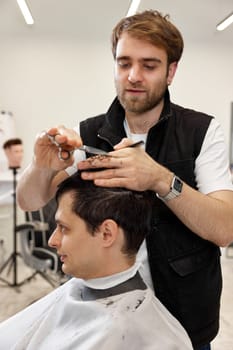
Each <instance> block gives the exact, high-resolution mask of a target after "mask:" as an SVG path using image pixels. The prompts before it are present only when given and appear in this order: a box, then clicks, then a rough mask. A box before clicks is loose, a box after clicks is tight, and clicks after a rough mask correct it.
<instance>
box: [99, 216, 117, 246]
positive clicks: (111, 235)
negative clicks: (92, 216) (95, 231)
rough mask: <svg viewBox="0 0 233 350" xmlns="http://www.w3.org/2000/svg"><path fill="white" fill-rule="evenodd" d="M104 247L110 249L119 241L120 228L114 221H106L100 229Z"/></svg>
mask: <svg viewBox="0 0 233 350" xmlns="http://www.w3.org/2000/svg"><path fill="white" fill-rule="evenodd" d="M99 232H101V238H102V243H103V247H110V246H111V245H112V244H113V243H114V242H115V241H116V239H117V237H118V233H119V226H118V225H117V223H116V222H115V221H114V220H112V219H106V220H104V221H103V222H102V224H101V225H100V227H99Z"/></svg>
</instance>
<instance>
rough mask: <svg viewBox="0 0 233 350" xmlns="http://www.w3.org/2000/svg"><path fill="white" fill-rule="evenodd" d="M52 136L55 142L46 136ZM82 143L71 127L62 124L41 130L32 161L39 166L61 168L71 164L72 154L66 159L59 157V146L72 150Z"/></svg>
mask: <svg viewBox="0 0 233 350" xmlns="http://www.w3.org/2000/svg"><path fill="white" fill-rule="evenodd" d="M48 135H50V136H53V137H54V140H55V141H56V143H57V144H58V145H56V144H54V143H53V142H52V141H51V140H50V139H49V137H48ZM81 145H82V139H81V137H80V136H79V135H78V134H77V133H76V131H75V130H73V129H67V128H66V127H64V126H63V125H60V126H57V127H54V128H50V129H48V130H46V131H43V132H41V133H40V134H39V135H38V136H37V138H36V142H35V146H34V163H35V165H36V166H37V167H40V168H49V169H53V170H57V171H59V170H63V169H65V168H67V167H68V166H70V165H72V164H73V161H74V159H73V156H72V155H71V157H69V158H68V159H66V160H62V159H60V158H59V146H60V147H61V148H62V150H64V153H67V152H66V150H67V151H73V150H75V149H76V148H78V147H80V146H81Z"/></svg>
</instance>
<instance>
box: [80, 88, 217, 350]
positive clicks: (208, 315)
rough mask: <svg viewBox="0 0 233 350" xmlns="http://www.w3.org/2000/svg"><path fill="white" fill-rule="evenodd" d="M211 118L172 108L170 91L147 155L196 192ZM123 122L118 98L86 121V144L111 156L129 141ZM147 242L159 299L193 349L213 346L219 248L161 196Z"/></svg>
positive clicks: (83, 129)
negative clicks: (184, 221)
mask: <svg viewBox="0 0 233 350" xmlns="http://www.w3.org/2000/svg"><path fill="white" fill-rule="evenodd" d="M211 119H212V117H210V116H208V115H206V114H203V113H199V112H196V111H193V110H190V109H185V108H183V107H180V106H177V105H174V104H172V103H170V100H169V93H168V91H167V93H166V96H165V103H164V109H163V111H162V113H161V116H160V119H159V121H158V123H157V124H156V125H155V126H154V127H152V128H151V129H150V131H149V133H148V138H147V143H146V152H147V153H148V154H149V155H150V156H151V157H152V158H153V159H155V160H156V161H157V162H158V163H160V164H162V165H164V166H165V167H167V168H168V169H170V170H171V171H173V172H174V173H175V174H176V175H178V176H179V177H180V178H181V179H182V180H183V181H185V182H186V183H187V184H188V185H190V186H191V187H193V188H196V181H195V174H194V168H195V160H196V158H197V157H198V155H199V153H200V150H201V146H202V143H203V140H204V137H205V134H206V131H207V129H208V127H209V124H210V121H211ZM123 120H124V110H123V108H122V107H121V105H120V103H119V101H118V100H117V99H115V100H114V102H113V104H112V105H111V107H110V109H109V110H108V112H107V114H103V115H99V116H97V117H93V118H89V119H87V120H85V121H83V122H81V124H80V133H81V137H82V140H83V143H84V144H88V145H91V146H94V147H98V148H102V149H103V150H105V151H111V150H112V149H113V145H115V144H116V143H118V142H119V141H120V140H121V139H122V138H123V137H126V134H125V130H124V127H123ZM194 205H195V203H194ZM146 242H147V250H148V258H149V264H150V270H151V275H152V280H153V285H154V290H155V294H156V296H157V297H158V298H159V299H160V301H161V302H162V303H163V304H164V305H165V306H166V307H167V308H168V310H169V311H170V312H171V313H172V314H173V315H174V316H175V317H176V318H177V319H178V320H179V321H180V323H181V324H182V325H183V327H184V328H185V329H186V331H187V332H188V334H189V336H190V338H191V340H192V343H193V346H194V347H199V346H201V345H205V344H207V343H209V342H210V341H211V340H212V339H213V338H214V337H215V336H216V334H217V332H218V328H219V307H220V296H221V290H222V276H221V267H220V250H219V248H218V247H217V246H216V245H214V244H213V243H211V242H208V241H206V240H203V239H202V238H200V237H199V236H197V235H196V234H194V233H193V232H191V231H190V230H189V229H188V228H187V227H186V226H184V225H183V224H182V222H181V221H180V220H179V219H178V218H177V217H176V216H175V215H174V214H173V213H172V212H171V211H170V210H169V209H168V208H167V206H166V205H165V204H164V203H163V202H162V201H161V200H159V199H158V198H157V197H156V196H155V201H154V216H153V223H152V230H151V233H150V235H149V236H148V237H146Z"/></svg>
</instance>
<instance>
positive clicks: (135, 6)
mask: <svg viewBox="0 0 233 350" xmlns="http://www.w3.org/2000/svg"><path fill="white" fill-rule="evenodd" d="M140 1H141V0H132V1H131V4H130V7H129V9H128V12H127V15H126V17H129V16H133V15H134V14H135V13H136V12H137V9H138V7H139V5H140Z"/></svg>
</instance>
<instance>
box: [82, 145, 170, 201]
mask: <svg viewBox="0 0 233 350" xmlns="http://www.w3.org/2000/svg"><path fill="white" fill-rule="evenodd" d="M132 143H133V142H132V141H131V140H129V139H123V140H122V141H121V142H120V143H119V144H117V145H116V146H115V147H114V148H115V150H114V151H113V152H109V153H108V155H106V156H102V155H101V156H95V157H91V158H88V159H87V160H85V161H82V162H80V163H79V164H78V168H79V169H80V170H82V175H81V176H82V178H83V179H85V180H94V182H95V184H96V185H98V186H106V187H126V188H129V189H132V190H137V191H144V190H152V191H155V192H158V193H159V194H160V195H165V194H166V193H168V191H169V184H170V183H171V178H172V173H171V172H170V171H169V170H167V169H166V168H164V167H163V166H161V165H160V164H158V163H157V162H155V161H154V160H153V158H151V157H150V156H149V155H148V154H147V153H146V152H145V151H144V150H143V149H142V148H140V146H138V147H135V148H130V147H127V146H129V145H130V144H132ZM95 168H105V169H106V170H101V171H96V172H94V171H91V172H88V169H95ZM83 170H87V171H83Z"/></svg>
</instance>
